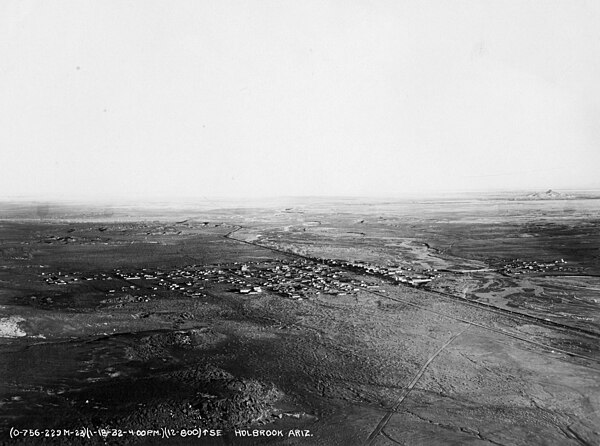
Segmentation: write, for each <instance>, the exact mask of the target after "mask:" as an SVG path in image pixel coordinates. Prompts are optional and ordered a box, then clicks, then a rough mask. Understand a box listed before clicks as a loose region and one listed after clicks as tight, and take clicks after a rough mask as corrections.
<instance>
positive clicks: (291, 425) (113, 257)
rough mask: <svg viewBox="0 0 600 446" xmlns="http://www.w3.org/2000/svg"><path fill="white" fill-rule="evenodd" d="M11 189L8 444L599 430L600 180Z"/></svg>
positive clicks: (5, 230)
mask: <svg viewBox="0 0 600 446" xmlns="http://www.w3.org/2000/svg"><path fill="white" fill-rule="evenodd" d="M0 209H1V213H0V218H1V219H0V442H1V443H2V444H48V445H50V444H80V445H101V444H102V445H104V444H109V445H120V444H132V445H138V444H139V445H146V444H148V445H158V444H161V445H162V444H185V445H188V444H189V445H192V444H193V445H199V444H215V445H234V444H248V445H250V444H286V445H378V446H384V445H408V446H410V445H502V446H508V445H573V446H577V445H579V446H582V445H587V446H590V445H599V444H600V354H599V348H600V260H599V259H600V200H597V199H589V197H588V198H587V199H582V200H577V199H569V200H550V201H544V200H529V201H522V200H521V201H519V200H507V199H504V198H503V199H500V198H496V199H486V200H466V199H464V200H454V201H435V202H433V201H431V202H409V201H382V200H379V201H375V200H371V201H367V200H364V201H360V200H333V199H332V200H320V201H316V200H305V201H300V200H297V201H295V202H293V203H291V204H290V203H287V202H285V203H284V202H283V200H280V201H278V202H265V203H260V204H257V205H256V206H255V207H250V206H249V205H248V204H245V205H243V206H242V205H240V206H232V205H230V206H229V207H227V208H222V209H219V208H216V207H215V208H213V209H209V208H208V207H206V206H205V205H204V207H198V206H195V205H194V204H193V203H191V204H182V205H181V206H179V207H174V206H171V207H168V206H163V207H159V206H154V207H150V208H132V207H110V208H109V207H105V208H101V209H99V208H92V207H90V206H83V205H77V206H76V205H44V206H40V205H34V204H27V203H21V204H17V203H4V204H2V206H1V207H0Z"/></svg>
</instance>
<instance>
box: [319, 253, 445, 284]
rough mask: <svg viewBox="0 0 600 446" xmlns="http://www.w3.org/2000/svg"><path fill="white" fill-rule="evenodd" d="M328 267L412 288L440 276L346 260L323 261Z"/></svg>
mask: <svg viewBox="0 0 600 446" xmlns="http://www.w3.org/2000/svg"><path fill="white" fill-rule="evenodd" d="M322 261H323V262H325V263H327V264H328V265H333V266H340V267H342V268H344V269H348V270H352V271H354V272H357V273H359V274H366V275H371V276H377V277H380V278H382V279H387V280H388V281H392V282H397V283H403V284H407V285H412V286H418V285H422V284H424V283H428V282H431V281H432V280H433V279H434V278H435V277H436V276H437V275H438V274H437V271H436V270H433V269H431V270H425V271H421V272H418V271H416V270H414V269H413V268H412V267H401V266H379V265H372V264H370V263H365V262H354V261H344V260H329V259H325V260H322Z"/></svg>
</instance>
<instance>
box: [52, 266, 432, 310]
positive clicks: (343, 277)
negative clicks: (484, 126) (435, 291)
mask: <svg viewBox="0 0 600 446" xmlns="http://www.w3.org/2000/svg"><path fill="white" fill-rule="evenodd" d="M41 276H42V278H43V280H44V281H45V282H46V283H47V284H50V285H59V286H65V285H69V284H71V285H72V284H81V283H85V282H91V283H92V284H94V285H95V287H96V288H99V289H102V290H104V291H105V292H106V294H107V295H109V296H110V295H114V296H117V295H120V294H122V293H128V294H129V295H131V296H133V298H130V300H132V301H134V300H137V301H147V300H149V299H150V298H153V297H157V296H159V295H160V296H163V297H164V296H165V293H177V294H180V295H183V296H187V297H192V298H200V297H205V296H206V295H207V287H208V286H209V285H214V284H224V285H228V286H229V288H227V289H226V291H230V292H233V293H238V294H243V295H256V294H259V293H262V292H264V291H269V292H273V293H277V294H279V295H280V296H282V297H286V298H290V299H306V298H308V299H310V298H311V297H315V296H318V295H320V294H326V295H332V296H345V295H350V294H355V293H357V292H359V291H361V290H368V291H379V292H385V290H384V289H380V286H379V285H378V284H377V283H374V282H372V281H368V280H363V279H359V278H357V277H365V276H374V277H378V278H379V279H383V280H385V281H387V282H391V283H395V284H404V285H408V286H415V287H416V286H419V285H422V284H425V283H428V282H430V281H431V280H432V279H433V278H434V277H435V275H434V272H433V271H424V272H417V271H413V270H412V268H406V269H403V268H400V267H383V266H377V265H371V264H368V263H363V262H348V261H343V260H331V259H317V258H314V259H312V258H304V257H300V258H294V259H291V260H270V261H260V262H246V263H240V262H234V263H230V264H216V265H188V266H185V267H182V268H178V269H174V270H170V271H165V270H160V269H149V268H141V269H139V270H135V271H126V270H122V269H114V270H113V271H111V272H103V273H96V274H88V275H86V274H83V273H80V272H70V273H66V272H61V271H58V272H55V273H52V272H42V273H41ZM100 282H103V283H104V286H99V285H100ZM117 301H118V302H122V298H121V299H120V300H117Z"/></svg>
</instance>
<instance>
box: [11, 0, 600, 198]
mask: <svg viewBox="0 0 600 446" xmlns="http://www.w3.org/2000/svg"><path fill="white" fill-rule="evenodd" d="M599 79H600V2H598V1H597V0H590V1H584V0H579V1H578V0H562V1H553V0H536V1H525V0H515V1H502V0H495V1H491V0H490V1H484V0H473V1H445V0H444V1H442V0H439V1H422V0H418V1H417V0H390V1H378V0H374V1H366V0H365V1H358V0H357V1H353V0H340V1H327V0H318V1H307V0H301V1H300V0H297V1H285V0H273V1H269V0H259V1H258V0H256V1H253V0H244V1H241V0H240V1H235V2H232V1H224V0H215V1H212V0H211V1H209V0H193V1H167V0H164V1H150V0H137V1H124V0H119V1H116V0H115V1H108V0H97V1H84V0H74V1H27V0H18V1H11V0H2V2H0V188H1V189H0V196H4V197H7V196H16V195H21V196H33V197H45V198H46V197H57V198H65V197H71V196H72V197H88V196H89V197H115V196H123V197H144V198H146V197H148V198H151V197H156V196H171V195H184V196H219V195H227V196H260V195H341V194H345V195H372V194H379V195H382V194H384V195H395V194H407V193H408V194H414V193H418V192H426V193H428V192H432V191H437V190H495V189H510V188H518V189H536V190H537V189H548V188H553V189H558V190H561V189H565V188H600V173H599V172H600V82H599Z"/></svg>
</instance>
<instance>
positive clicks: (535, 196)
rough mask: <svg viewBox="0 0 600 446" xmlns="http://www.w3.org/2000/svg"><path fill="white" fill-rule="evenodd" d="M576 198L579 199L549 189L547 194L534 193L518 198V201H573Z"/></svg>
mask: <svg viewBox="0 0 600 446" xmlns="http://www.w3.org/2000/svg"><path fill="white" fill-rule="evenodd" d="M575 198H578V197H577V196H575V195H570V194H564V193H562V192H556V191H553V190H552V189H548V190H547V191H546V192H534V193H531V194H528V195H525V196H523V197H518V198H517V200H572V199H575Z"/></svg>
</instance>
